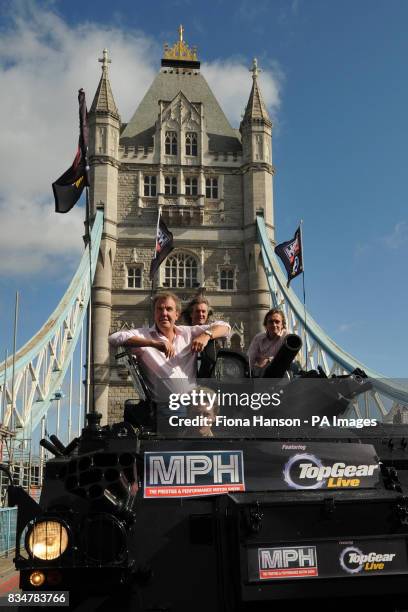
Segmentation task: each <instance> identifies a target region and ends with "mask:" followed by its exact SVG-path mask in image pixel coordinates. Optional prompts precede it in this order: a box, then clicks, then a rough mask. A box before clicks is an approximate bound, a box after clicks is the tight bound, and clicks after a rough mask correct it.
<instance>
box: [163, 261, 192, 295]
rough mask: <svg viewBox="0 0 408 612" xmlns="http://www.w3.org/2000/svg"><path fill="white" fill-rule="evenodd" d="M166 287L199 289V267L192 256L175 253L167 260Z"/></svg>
mask: <svg viewBox="0 0 408 612" xmlns="http://www.w3.org/2000/svg"><path fill="white" fill-rule="evenodd" d="M164 275H165V282H164V286H165V287H170V288H173V289H174V288H176V287H183V288H187V289H189V288H193V287H198V286H199V282H198V265H197V261H196V260H195V258H194V257H193V256H192V255H188V254H186V253H175V254H174V255H170V256H169V257H168V258H167V259H166V266H165V273H164Z"/></svg>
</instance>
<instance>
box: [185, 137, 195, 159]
mask: <svg viewBox="0 0 408 612" xmlns="http://www.w3.org/2000/svg"><path fill="white" fill-rule="evenodd" d="M186 155H193V156H195V157H197V134H196V133H195V132H187V134H186Z"/></svg>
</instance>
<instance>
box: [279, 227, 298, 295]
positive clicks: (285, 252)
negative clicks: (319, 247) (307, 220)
mask: <svg viewBox="0 0 408 612" xmlns="http://www.w3.org/2000/svg"><path fill="white" fill-rule="evenodd" d="M275 253H276V254H277V255H278V256H279V257H280V258H281V260H282V261H283V265H284V266H285V268H286V272H287V274H288V284H287V286H288V287H289V283H290V281H291V280H292V279H293V278H295V277H296V276H298V275H299V274H301V273H302V272H303V252H302V234H301V232H300V227H298V228H297V230H296V232H295V235H294V236H293V238H292V240H288V241H287V242H282V243H281V244H278V246H276V247H275Z"/></svg>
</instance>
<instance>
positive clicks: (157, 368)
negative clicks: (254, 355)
mask: <svg viewBox="0 0 408 612" xmlns="http://www.w3.org/2000/svg"><path fill="white" fill-rule="evenodd" d="M153 309H154V325H153V326H152V327H149V328H147V327H140V328H138V329H129V330H123V331H120V332H116V333H114V334H112V335H111V336H109V344H110V345H111V346H114V347H118V346H125V347H128V348H130V349H131V350H132V352H133V353H134V354H135V355H136V356H137V358H138V361H139V363H140V365H141V369H142V372H143V375H144V379H145V382H146V385H147V387H148V389H149V391H150V393H151V398H152V400H153V401H155V402H156V403H163V401H164V400H165V396H164V394H163V389H164V390H165V392H166V393H167V395H169V394H170V393H174V392H175V391H176V389H177V388H180V385H178V384H177V380H184V381H185V382H188V381H190V383H192V384H195V382H196V377H197V353H200V352H201V351H202V350H203V349H204V348H205V347H206V345H207V344H208V342H209V341H210V340H211V339H217V338H225V337H226V336H228V334H229V333H230V331H231V328H230V326H229V324H228V323H225V322H224V321H217V322H215V323H212V324H210V325H192V326H189V325H176V322H177V320H178V318H179V316H180V312H181V304H180V300H179V299H178V297H177V296H176V295H174V294H173V293H171V292H163V293H158V294H156V295H155V297H154V298H153ZM174 379H176V380H174ZM159 383H160V384H159ZM183 388H184V389H185V388H186V386H184V387H183Z"/></svg>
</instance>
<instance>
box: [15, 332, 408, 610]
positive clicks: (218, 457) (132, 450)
mask: <svg viewBox="0 0 408 612" xmlns="http://www.w3.org/2000/svg"><path fill="white" fill-rule="evenodd" d="M292 341H293V342H294V344H293V343H292V345H291V339H290V338H289V340H288V342H287V343H286V345H285V347H283V349H282V352H281V353H280V356H279V359H278V357H277V358H276V364H275V365H276V368H277V369H276V370H275V371H272V372H271V374H272V376H274V377H273V378H270V379H266V378H262V379H254V378H250V372H249V367H248V363H247V361H246V358H245V357H244V356H243V355H241V354H239V353H235V352H233V351H227V350H220V351H218V354H217V355H215V354H214V355H211V354H209V352H208V351H207V353H206V355H204V357H203V359H202V363H201V369H200V373H201V375H202V376H204V377H205V378H202V380H200V381H199V383H200V385H199V386H198V387H196V398H197V402H196V405H195V409H194V410H192V408H191V403H190V405H189V407H188V408H187V409H186V410H185V411H184V416H183V417H182V416H181V414H182V411H179V410H178V408H180V407H181V406H183V398H182V394H178V395H177V394H174V396H173V397H170V398H169V402H168V406H167V407H168V408H169V409H170V412H169V414H170V416H168V415H166V417H165V418H164V419H162V420H160V419H159V420H158V422H157V419H155V418H154V417H155V416H156V417H157V415H154V414H153V410H152V409H153V406H152V403H151V402H150V401H149V398H148V396H147V390H146V388H145V386H144V382H143V376H142V375H141V373H140V370H139V369H138V366H137V364H136V363H135V362H134V359H133V357H131V356H130V355H125V356H124V357H123V356H122V358H124V359H125V360H127V362H128V365H129V368H130V372H131V374H132V377H133V379H134V382H135V386H136V388H137V390H138V394H139V397H140V399H139V401H138V402H130V401H128V402H127V403H126V407H125V419H124V421H123V422H122V423H117V424H115V425H113V426H105V427H102V426H101V425H100V415H98V414H94V413H90V414H88V415H87V426H86V427H85V428H84V429H83V432H82V435H81V437H80V438H78V439H75V440H73V441H72V442H71V443H70V444H69V445H68V446H67V447H65V446H64V445H63V444H61V442H60V441H59V440H58V439H57V438H56V437H55V436H51V437H50V440H46V441H43V445H44V446H45V447H46V448H48V450H49V451H50V452H51V453H52V454H53V455H54V457H53V458H52V459H50V460H49V461H48V462H47V464H46V468H45V478H44V484H43V489H42V494H41V498H40V501H39V503H36V502H35V501H34V500H32V499H31V498H30V497H29V496H28V495H27V494H26V493H25V492H24V491H23V490H22V489H21V488H19V487H15V486H10V488H9V504H10V505H18V524H17V541H16V556H15V564H16V567H17V569H18V570H19V571H20V587H21V589H22V590H23V591H24V592H25V591H30V592H32V591H38V592H41V593H42V592H44V591H46V592H50V591H53V592H54V591H58V592H69V595H70V607H71V609H77V610H80V609H87V610H92V609H95V610H110V609H112V608H116V609H120V610H127V609H128V610H134V611H136V612H139V611H140V612H147V611H150V612H153V611H156V612H158V611H159V610H160V611H162V612H164V611H169V612H170V611H172V612H190V611H191V609H192V608H193V609H194V610H196V611H197V612H207V611H208V610H212V611H217V612H237V611H262V610H271V609H272V606H273V609H274V610H283V609H288V607H289V605H296V606H301V605H305V604H308V605H309V606H311V607H312V609H320V606H322V608H323V609H327V606H328V605H330V608H331V609H334V608H336V607H337V606H339V608H341V609H344V608H345V607H346V606H349V607H350V606H351V609H354V608H353V607H352V606H353V605H355V606H356V605H357V602H359V603H361V602H364V603H365V604H366V605H371V608H372V609H381V610H400V609H404V607H403V604H401V603H400V602H401V601H402V602H403V601H404V598H405V597H406V595H407V594H408V579H407V578H408V557H407V537H408V498H407V493H408V462H407V443H408V437H407V431H406V428H405V427H404V426H402V425H401V426H392V425H390V426H386V425H384V424H376V423H374V422H373V423H360V422H357V420H356V419H350V418H348V417H347V412H346V411H347V407H348V405H349V401H350V399H351V398H353V397H354V396H355V395H357V394H360V393H363V392H364V391H366V390H367V388H368V387H369V386H370V381H369V380H368V379H366V378H364V373H362V372H357V373H355V374H354V375H351V376H348V377H340V378H327V377H325V375H324V373H323V372H321V371H320V372H299V371H298V372H297V373H296V374H294V375H293V374H292V375H291V376H290V377H288V376H286V375H284V377H283V378H282V374H284V372H285V370H286V369H287V368H288V366H289V363H290V361H291V360H292V359H293V356H294V354H296V350H298V349H296V340H293V338H292ZM279 368H281V370H279ZM190 398H191V393H190ZM227 400H228V401H227ZM190 401H191V400H190ZM193 403H194V402H193ZM177 405H178V408H177ZM205 411H207V412H208V414H207V413H206V412H205ZM210 412H211V415H210ZM194 419H195V420H194ZM205 419H207V420H205ZM339 424H340V425H342V426H341V427H339V426H338V425H339ZM328 602H330V603H329V604H328ZM83 606H85V607H86V608H84V607H83Z"/></svg>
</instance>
